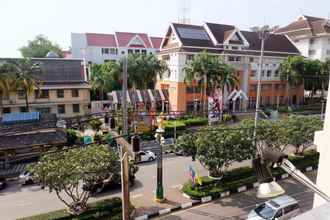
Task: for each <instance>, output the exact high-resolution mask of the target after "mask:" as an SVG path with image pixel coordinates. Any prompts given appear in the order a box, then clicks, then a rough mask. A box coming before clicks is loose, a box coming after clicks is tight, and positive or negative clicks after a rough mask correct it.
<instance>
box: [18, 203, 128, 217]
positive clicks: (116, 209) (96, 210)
mask: <svg viewBox="0 0 330 220" xmlns="http://www.w3.org/2000/svg"><path fill="white" fill-rule="evenodd" d="M133 209H134V207H131V211H133ZM49 219H52V220H69V219H72V220H89V219H99V220H106V219H107V220H120V219H122V210H121V199H120V198H112V199H105V200H102V201H97V202H93V203H89V209H88V210H87V211H86V212H84V213H82V214H81V215H79V216H76V215H72V214H70V213H68V212H67V211H66V210H65V209H61V210H57V211H53V212H48V213H44V214H40V215H34V216H30V217H24V218H19V219H18V220H49Z"/></svg>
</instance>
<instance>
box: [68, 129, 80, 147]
mask: <svg viewBox="0 0 330 220" xmlns="http://www.w3.org/2000/svg"><path fill="white" fill-rule="evenodd" d="M66 132H67V143H68V145H70V146H71V145H74V144H76V143H77V141H78V134H77V131H76V130H74V129H68V130H67V131H66Z"/></svg>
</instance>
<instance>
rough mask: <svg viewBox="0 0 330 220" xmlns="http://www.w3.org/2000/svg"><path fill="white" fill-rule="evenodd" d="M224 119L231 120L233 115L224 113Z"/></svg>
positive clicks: (225, 120)
mask: <svg viewBox="0 0 330 220" xmlns="http://www.w3.org/2000/svg"><path fill="white" fill-rule="evenodd" d="M222 120H223V122H229V121H231V120H232V117H231V115H229V114H224V115H223V118H222Z"/></svg>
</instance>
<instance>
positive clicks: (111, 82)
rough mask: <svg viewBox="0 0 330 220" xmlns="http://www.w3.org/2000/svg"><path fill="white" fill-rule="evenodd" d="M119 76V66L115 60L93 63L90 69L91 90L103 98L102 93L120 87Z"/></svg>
mask: <svg viewBox="0 0 330 220" xmlns="http://www.w3.org/2000/svg"><path fill="white" fill-rule="evenodd" d="M120 76H121V68H120V65H119V64H118V63H116V62H106V63H104V64H94V65H93V66H92V71H91V84H92V90H93V91H94V92H95V93H97V94H98V98H99V99H101V100H103V97H104V93H107V92H110V91H112V90H118V89H120V88H121V83H120V82H119V79H120Z"/></svg>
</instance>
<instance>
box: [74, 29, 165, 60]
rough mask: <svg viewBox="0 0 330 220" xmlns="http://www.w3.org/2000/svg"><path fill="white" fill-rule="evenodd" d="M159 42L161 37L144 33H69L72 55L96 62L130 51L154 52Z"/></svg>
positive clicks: (157, 48)
mask: <svg viewBox="0 0 330 220" xmlns="http://www.w3.org/2000/svg"><path fill="white" fill-rule="evenodd" d="M161 42H162V38H160V37H150V36H149V35H148V34H146V33H130V32H115V33H114V34H98V33H71V48H72V49H71V51H72V57H73V58H82V59H85V60H86V61H87V62H91V63H98V64H99V63H104V62H107V61H118V60H119V59H120V58H121V57H122V56H123V55H126V54H131V53H142V54H155V53H156V52H158V51H159V48H160V44H161Z"/></svg>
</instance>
